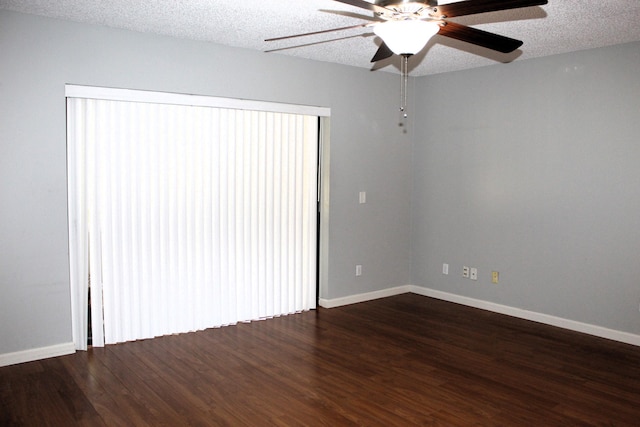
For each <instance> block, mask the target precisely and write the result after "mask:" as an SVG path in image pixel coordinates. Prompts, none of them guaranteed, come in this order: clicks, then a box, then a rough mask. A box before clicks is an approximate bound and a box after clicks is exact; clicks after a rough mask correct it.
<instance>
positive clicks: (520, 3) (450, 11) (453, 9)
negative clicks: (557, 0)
mask: <svg viewBox="0 0 640 427" xmlns="http://www.w3.org/2000/svg"><path fill="white" fill-rule="evenodd" d="M543 4H547V0H467V1H461V2H457V3H449V4H443V5H441V6H435V7H434V9H437V12H436V14H437V15H444V16H446V17H447V18H452V17H454V16H464V15H473V14H474V13H483V12H496V11H499V10H507V9H517V8H520V7H529V6H541V5H543Z"/></svg>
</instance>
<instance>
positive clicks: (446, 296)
mask: <svg viewBox="0 0 640 427" xmlns="http://www.w3.org/2000/svg"><path fill="white" fill-rule="evenodd" d="M404 293H414V294H418V295H423V296H426V297H431V298H436V299H440V300H443V301H449V302H454V303H456V304H462V305H466V306H469V307H475V308H480V309H482V310H487V311H492V312H494V313H500V314H506V315H508V316H512V317H517V318H520V319H525V320H531V321H534V322H538V323H543V324H545V325H551V326H557V327H559V328H564V329H568V330H571V331H576V332H582V333H585V334H589V335H594V336H596V337H600V338H606V339H610V340H614V341H619V342H623V343H626V344H631V345H636V346H640V335H635V334H631V333H629V332H622V331H617V330H615V329H609V328H604V327H602V326H596V325H591V324H588V323H582V322H577V321H575V320H569V319H564V318H562V317H556V316H551V315H548V314H544V313H538V312H535V311H529V310H523V309H520V308H515V307H510V306H507V305H502V304H496V303H493V302H489V301H483V300H479V299H475V298H469V297H465V296H461V295H456V294H451V293H448V292H443V291H437V290H435V289H429V288H425V287H422V286H415V285H404V286H398V287H395V288H389V289H383V290H380V291H374V292H367V293H364V294H358V295H352V296H347V297H342V298H335V299H320V301H319V303H320V306H321V307H324V308H334V307H340V306H343V305H349V304H356V303H359V302H365V301H370V300H374V299H378V298H385V297H390V296H393V295H399V294H404Z"/></svg>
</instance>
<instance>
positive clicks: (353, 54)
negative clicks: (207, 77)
mask: <svg viewBox="0 0 640 427" xmlns="http://www.w3.org/2000/svg"><path fill="white" fill-rule="evenodd" d="M369 1H373V0H369ZM446 3H454V1H453V0H448V1H444V0H443V1H440V4H446ZM0 8H1V9H9V10H13V11H17V12H24V13H31V14H37V15H44V16H49V17H55V18H62V19H68V20H73V21H80V22H87V23H92V24H98V25H106V26H109V27H115V28H124V29H128V30H134V31H140V32H148V33H157V34H164V35H169V36H174V37H180V38H186V39H194V40H203V41H210V42H214V43H219V44H223V45H229V46H237V47H242V48H248V49H255V50H259V51H266V50H273V49H275V51H274V52H271V53H268V54H269V55H292V56H297V57H302V58H308V59H313V60H317V61H326V62H335V63H339V64H346V65H352V66H356V67H364V68H368V69H374V68H375V69H380V70H383V71H390V72H397V71H398V64H399V61H398V59H397V57H394V58H390V59H387V60H384V61H380V62H378V63H376V64H375V65H372V64H371V63H370V62H369V61H370V59H371V57H372V56H373V54H374V53H375V51H376V49H377V44H379V40H378V39H377V37H375V36H374V35H373V33H372V31H371V29H370V28H364V29H355V30H346V31H339V32H335V33H329V34H322V35H318V36H310V37H303V38H295V39H289V40H284V41H277V42H269V43H267V42H265V41H264V39H265V38H270V37H278V36H285V35H291V34H299V33H305V32H311V31H317V30H325V29H330V28H337V27H345V26H350V25H355V24H360V23H364V22H367V21H366V20H364V19H358V18H357V17H355V15H356V14H360V15H365V16H371V14H370V12H368V11H366V10H364V9H360V8H356V7H351V6H349V5H346V4H343V3H338V2H336V1H332V0H234V1H230V2H223V1H220V0H183V1H179V0H147V1H141V0H109V1H105V0H0ZM335 12H338V13H335ZM452 20H453V21H456V22H458V23H461V24H465V25H471V26H474V27H477V28H481V29H483V30H486V31H491V32H495V33H498V34H502V35H505V36H508V37H512V38H516V39H519V40H523V41H524V45H523V46H522V47H521V48H520V49H518V50H517V51H515V52H513V53H511V54H500V53H494V52H493V51H490V50H488V49H484V48H480V47H475V46H472V45H470V44H468V43H464V42H458V41H456V40H453V39H450V38H446V37H442V36H435V37H434V38H433V39H432V40H431V42H430V43H429V44H428V45H427V48H425V49H424V50H423V51H422V52H421V53H420V54H418V55H416V56H415V57H414V58H412V59H411V67H412V70H411V74H412V75H414V76H420V75H427V74H435V73H442V72H448V71H454V70H461V69H466V68H473V67H480V66H485V65H491V64H495V63H497V62H509V61H514V60H520V59H525V58H534V57H541V56H547V55H553V54H557V53H563V52H570V51H576V50H583V49H589V48H593V47H600V46H607V45H613V44H620V43H627V42H632V41H640V0H610V1H602V0H549V4H547V5H545V6H540V7H529V8H523V9H516V10H511V11H501V12H491V13H483V14H477V15H472V16H467V17H461V18H455V19H452ZM293 46H296V47H293Z"/></svg>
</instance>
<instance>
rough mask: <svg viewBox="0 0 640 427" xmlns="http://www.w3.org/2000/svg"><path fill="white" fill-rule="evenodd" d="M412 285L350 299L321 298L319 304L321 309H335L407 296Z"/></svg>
mask: <svg viewBox="0 0 640 427" xmlns="http://www.w3.org/2000/svg"><path fill="white" fill-rule="evenodd" d="M411 289H412V285H404V286H397V287H395V288H388V289H383V290H381V291H373V292H367V293H364V294H357V295H351V296H348V297H342V298H334V299H324V298H320V300H319V301H318V303H319V304H320V307H324V308H335V307H340V306H343V305H349V304H357V303H359V302H365V301H372V300H374V299H379V298H386V297H391V296H394V295H400V294H406V293H409V292H411Z"/></svg>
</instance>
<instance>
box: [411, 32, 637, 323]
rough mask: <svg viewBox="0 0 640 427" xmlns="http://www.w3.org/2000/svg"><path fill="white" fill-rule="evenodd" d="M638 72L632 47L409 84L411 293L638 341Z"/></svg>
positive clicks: (531, 61)
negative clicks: (466, 271)
mask: <svg viewBox="0 0 640 427" xmlns="http://www.w3.org/2000/svg"><path fill="white" fill-rule="evenodd" d="M525 48H526V45H525ZM427 60H428V58H427ZM639 70H640V44H639V43H634V44H627V45H620V46H614V47H607V48H602V49H595V50H589V51H582V52H576V53H571V54H565V55H558V56H553V57H547V58H542V59H534V60H527V61H520V62H515V63H513V64H509V65H497V66H492V67H487V68H481V69H475V70H470V71H464V72H456V73H450V74H442V75H437V76H428V77H424V78H420V79H418V82H417V95H416V97H417V99H418V100H419V101H418V106H417V111H419V112H420V123H421V125H420V126H419V127H418V128H417V129H416V141H415V143H414V150H413V153H414V155H413V173H414V175H413V191H414V195H413V199H414V202H413V206H412V221H413V226H412V234H413V250H412V275H413V283H414V284H416V285H421V286H425V287H428V288H432V289H436V290H439V291H444V292H449V293H453V294H457V295H462V296H466V297H470V298H476V299H479V300H484V301H490V302H494V303H498V304H504V305H507V306H511V307H516V308H521V309H526V310H531V311H535V312H538V313H544V314H548V315H552V316H558V317H562V318H566V319H570V320H575V321H579V322H585V323H589V324H593V325H598V326H602V327H605V328H611V329H615V330H619V331H626V332H630V333H635V334H638V333H640V313H639V312H638V306H639V303H640V259H639V258H638V257H639V256H640V77H639V76H640V74H639ZM443 263H449V264H450V269H451V271H450V274H449V275H448V276H445V275H443V274H442V264H443ZM463 265H468V266H474V267H478V268H479V272H480V277H479V280H478V281H477V282H473V281H471V280H468V279H462V277H461V276H462V275H461V270H462V266H463ZM492 270H497V271H499V272H500V283H499V284H498V285H493V284H491V276H490V274H491V271H492Z"/></svg>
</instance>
